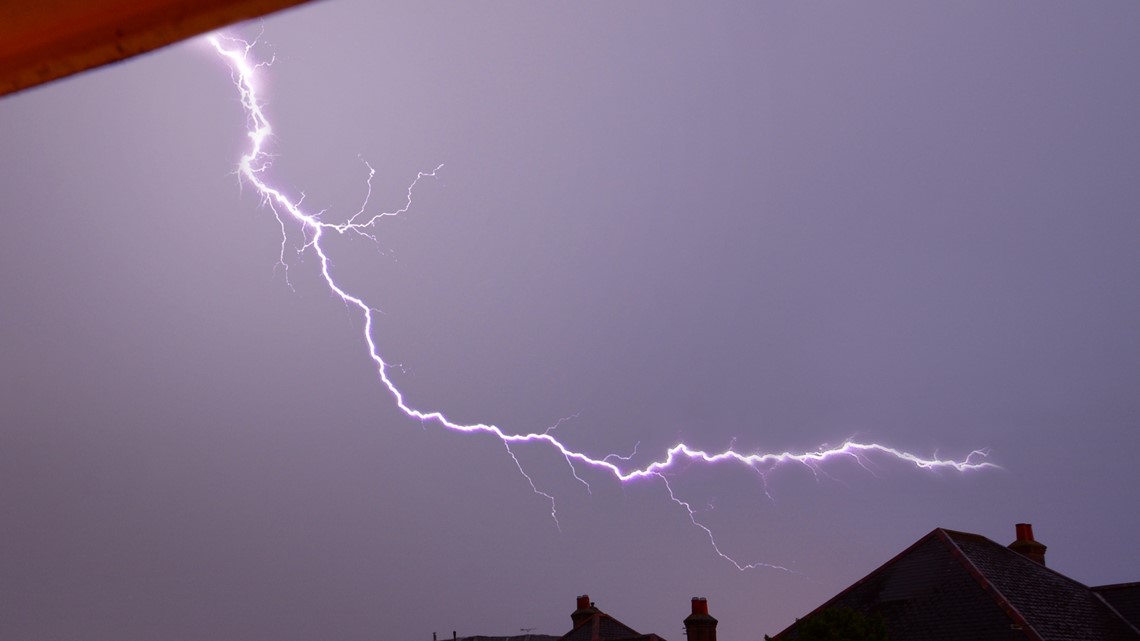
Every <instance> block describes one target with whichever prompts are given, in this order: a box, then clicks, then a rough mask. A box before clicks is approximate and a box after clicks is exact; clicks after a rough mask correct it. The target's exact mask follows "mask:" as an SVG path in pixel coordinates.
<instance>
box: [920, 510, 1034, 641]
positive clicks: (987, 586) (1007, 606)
mask: <svg viewBox="0 0 1140 641" xmlns="http://www.w3.org/2000/svg"><path fill="white" fill-rule="evenodd" d="M934 532H935V533H937V534H938V539H939V540H940V541H942V543H943V544H944V545H946V546H947V547H948V548H949V549H950V555H951V556H953V557H954V558H956V559H958V562H959V563H961V564H962V567H964V568H965V569H966V572H967V573H968V574H969V575H970V576H972V577H974V580H975V581H977V582H978V585H980V586H981V588H982V591H983V592H985V593H986V594H988V595H989V596H990V598H992V599H993V600H994V602H995V603H997V606H998V607H999V608H1001V609H1002V610H1004V611H1005V613H1006V614H1007V615H1008V616H1009V617H1010V618H1011V619H1013V620H1014V622H1015V623H1017V624H1018V625H1019V626H1021V630H1022V631H1023V632H1025V635H1026V636H1027V637H1029V638H1030V639H1033V640H1034V641H1045V639H1044V637H1042V636H1041V633H1040V632H1038V631H1037V629H1036V628H1034V627H1033V626H1032V625H1030V624H1029V620H1028V619H1026V618H1025V615H1023V614H1022V613H1021V612H1020V611H1019V610H1018V609H1017V608H1016V607H1014V605H1013V603H1011V602H1010V600H1009V597H1007V596H1006V595H1005V594H1003V593H1002V591H1001V590H999V589H998V588H997V586H996V585H994V584H993V583H992V582H991V581H990V580H989V577H987V576H986V574H985V572H982V570H981V569H980V568H979V567H978V566H977V565H975V564H974V562H973V560H972V559H970V557H969V555H967V554H966V552H965V551H963V550H962V548H960V547H958V543H957V542H956V541H955V540H954V537H952V536H950V535H951V533H953V534H964V535H967V536H969V537H971V538H975V539H981V540H983V541H986V542H988V543H990V544H992V545H998V544H997V543H995V542H993V541H992V540H990V539H988V538H986V537H984V536H982V535H980V534H973V533H970V532H958V531H955V530H946V529H943V528H935V530H934ZM1000 547H1004V546H1000ZM1014 554H1016V552H1014Z"/></svg>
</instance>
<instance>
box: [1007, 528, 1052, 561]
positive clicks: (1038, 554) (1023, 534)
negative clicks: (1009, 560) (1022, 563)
mask: <svg viewBox="0 0 1140 641" xmlns="http://www.w3.org/2000/svg"><path fill="white" fill-rule="evenodd" d="M1014 527H1015V530H1016V533H1017V540H1016V541H1014V542H1013V543H1010V544H1009V549H1011V550H1013V551H1014V552H1017V553H1018V554H1020V555H1022V556H1024V557H1025V558H1027V559H1029V560H1031V561H1036V562H1037V563H1040V564H1041V565H1045V550H1046V549H1047V548H1046V546H1045V544H1043V543H1040V542H1038V541H1037V540H1036V539H1034V538H1033V524H1032V523H1017V524H1016V525H1015V526H1014Z"/></svg>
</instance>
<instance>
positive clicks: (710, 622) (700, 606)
mask: <svg viewBox="0 0 1140 641" xmlns="http://www.w3.org/2000/svg"><path fill="white" fill-rule="evenodd" d="M685 636H687V637H689V641H716V619H714V618H712V617H711V616H709V601H708V599H706V598H704V597H703V596H699V597H698V596H695V597H693V613H692V614H690V615H689V616H687V617H685Z"/></svg>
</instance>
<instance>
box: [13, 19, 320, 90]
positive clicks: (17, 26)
mask: <svg viewBox="0 0 1140 641" xmlns="http://www.w3.org/2000/svg"><path fill="white" fill-rule="evenodd" d="M308 1H309V0H0V96H2V95H5V94H9V93H13V92H16V91H20V90H21V89H27V88H28V87H34V86H36V85H39V84H42V83H45V82H49V81H51V80H55V79H57V78H62V77H64V76H69V75H71V74H73V73H78V72H80V71H84V70H86V69H91V68H93V67H98V66H100V65H105V64H108V63H111V62H116V61H118V60H122V59H124V58H129V57H131V56H134V55H138V54H140V53H145V52H147V51H151V50H154V49H158V48H159V47H164V46H166V45H169V44H172V43H174V42H178V41H179V40H184V39H186V38H190V37H192V36H196V35H198V34H201V33H206V32H208V31H213V30H214V29H219V28H221V27H224V26H225V25H228V24H233V23H235V22H240V21H242V20H248V19H250V18H256V17H258V16H263V15H265V14H267V13H270V12H273V11H277V10H279V9H284V8H286V7H291V6H294V5H298V4H302V3H305V2H308Z"/></svg>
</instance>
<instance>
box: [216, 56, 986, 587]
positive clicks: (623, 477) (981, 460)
mask: <svg viewBox="0 0 1140 641" xmlns="http://www.w3.org/2000/svg"><path fill="white" fill-rule="evenodd" d="M208 41H209V43H210V44H211V45H212V46H213V47H214V49H215V50H216V51H217V53H218V54H219V55H220V56H221V57H222V58H223V59H224V60H225V61H226V63H227V64H228V65H229V67H230V71H231V73H232V75H233V79H234V84H235V86H236V87H237V90H238V92H239V94H240V97H241V103H242V106H243V107H244V109H245V114H246V118H247V121H248V130H247V133H248V136H249V148H248V151H247V152H246V154H245V155H244V156H242V158H241V160H240V162H239V163H238V171H239V173H240V175H241V177H242V178H243V179H244V180H245V181H246V182H247V183H249V184H250V185H251V186H253V188H254V189H256V190H257V193H258V194H259V195H260V196H261V198H262V200H263V201H264V203H265V204H266V205H268V206H269V208H270V209H271V210H272V211H273V214H274V215H275V216H276V218H277V221H278V222H279V223H280V225H281V231H282V244H281V255H280V261H281V265H282V266H283V267H285V268H287V267H288V265H287V263H286V260H285V248H286V238H285V235H286V230H287V227H288V226H289V225H297V226H299V227H300V229H301V232H302V234H303V237H304V239H305V242H304V244H303V246H302V247H301V250H300V251H302V252H312V253H313V254H314V255H315V256H316V257H317V259H318V262H319V265H320V273H321V276H322V277H323V278H324V282H325V284H326V285H327V286H328V288H329V290H330V291H332V293H334V294H335V295H336V296H337V297H339V298H340V299H341V300H342V301H343V302H344V303H345V304H346V305H348V306H349V307H350V308H354V309H356V310H357V311H358V312H359V313H360V316H361V318H363V320H364V331H363V338H364V343H365V345H366V346H367V349H368V356H369V357H370V358H371V359H372V362H373V363H374V364H375V366H376V372H377V374H378V376H379V379H380V382H381V384H382V385H383V386H384V388H385V389H386V390H387V391H388V393H389V394H390V395H391V397H392V400H393V401H394V402H395V404H396V405H397V407H399V408H400V410H401V411H403V412H404V413H405V414H406V415H407V416H408V417H410V418H414V419H417V420H418V421H420V422H421V423H424V424H434V425H437V426H439V427H442V428H444V429H447V430H451V431H454V432H465V433H483V434H488V435H491V436H493V437H495V438H497V439H499V441H500V442H502V444H503V447H504V448H506V450H507V453H508V455H510V457H511V459H512V460H513V461H514V463H515V465H516V466H517V467H518V470H519V472H520V473H521V474H522V476H523V477H524V479H525V480H526V481H527V483H529V484H530V487H531V489H532V490H534V492H535V493H536V494H539V495H541V496H543V497H545V498H546V499H547V500H548V501H549V502H550V514H551V517H552V518H553V519H554V521H555V523H556V524H557V522H558V514H557V510H556V505H555V501H554V497H553V496H552V495H550V494H547V493H546V492H543V491H542V490H541V489H539V488H538V486H537V485H536V484H535V483H534V480H533V479H532V478H531V477H530V475H528V474H527V472H526V469H525V468H524V467H523V465H522V463H521V462H520V461H519V459H518V458H517V457H516V456H515V454H514V452H513V450H512V449H511V448H512V446H513V445H516V444H518V443H541V444H543V445H545V446H547V447H550V448H552V449H553V450H555V451H557V452H558V453H559V454H560V455H561V456H562V457H563V458H564V459H565V460H566V463H567V465H569V467H570V471H571V474H572V475H573V476H574V478H576V479H577V480H579V481H581V482H582V483H583V484H586V486H587V488H588V487H589V485H588V484H587V483H586V481H585V480H583V479H582V477H581V476H579V474H578V470H579V469H580V468H581V467H590V468H593V469H595V470H599V471H601V472H604V473H608V474H609V475H610V476H612V477H613V478H614V479H615V480H617V481H619V482H622V483H625V482H630V481H635V480H638V479H648V480H653V481H659V482H661V483H662V484H664V486H665V488H666V490H667V491H668V492H669V496H670V497H671V498H672V500H673V501H674V502H675V503H677V504H678V505H679V506H680V507H681V508H682V509H683V510H684V511H685V513H686V514H687V515H688V518H689V520H690V521H691V522H692V523H693V525H694V526H696V527H698V528H700V529H701V530H703V531H704V532H705V534H706V535H707V536H708V539H709V542H710V544H711V545H712V547H713V549H714V550H715V551H716V553H717V554H718V555H720V556H721V557H723V558H724V559H725V560H727V561H728V562H730V563H732V564H733V565H734V566H736V567H737V568H738V569H740V570H745V569H750V568H755V567H769V568H776V569H781V570H786V569H787V568H783V567H780V566H776V565H771V564H767V563H750V564H746V563H741V562H739V561H737V560H735V559H733V558H731V557H729V556H728V555H726V554H725V553H723V552H722V551H721V549H720V547H719V546H718V545H717V542H716V538H715V537H714V535H713V532H712V530H710V529H709V528H708V527H707V526H705V525H703V524H702V523H701V522H700V521H699V520H698V518H697V512H696V510H695V509H694V508H693V507H692V506H691V505H690V504H689V503H687V502H686V501H684V500H682V499H680V498H678V496H677V494H676V493H675V492H674V491H673V488H672V486H671V485H670V483H669V477H668V476H667V474H668V473H670V472H673V471H675V470H676V468H678V467H679V466H681V465H682V464H684V463H686V462H692V461H704V462H705V463H709V464H715V465H736V466H745V467H748V468H751V469H753V470H755V471H756V472H758V473H760V474H761V475H764V474H767V473H768V472H769V471H771V470H773V469H774V468H776V467H779V466H783V465H789V464H799V465H803V466H806V467H808V468H810V469H811V470H812V471H813V472H821V471H822V467H823V466H825V465H827V464H828V463H829V462H831V461H834V460H835V459H847V460H854V461H855V462H857V463H858V464H859V465H861V466H863V467H864V468H867V467H868V466H869V464H870V462H871V459H872V457H883V458H889V459H895V460H898V461H901V462H903V463H906V464H909V465H912V466H914V467H916V468H919V469H923V470H938V469H949V470H955V471H958V472H965V471H967V470H977V469H982V468H987V467H997V466H996V465H994V464H993V463H990V462H988V461H986V460H985V458H986V452H985V451H983V450H975V451H973V452H970V453H969V454H968V455H967V456H966V457H965V458H964V459H961V460H954V459H941V458H937V457H935V458H926V457H922V456H918V455H916V454H912V453H910V452H905V451H902V450H898V449H895V448H893V447H888V446H886V445H881V444H878V443H861V442H856V441H853V440H848V441H846V442H844V443H843V444H841V445H839V446H837V447H830V448H821V449H819V450H816V451H808V452H800V453H793V452H780V453H761V452H741V451H737V450H736V449H734V448H729V449H726V450H724V451H722V452H706V451H702V450H698V449H694V448H691V447H689V446H688V445H686V444H685V443H677V444H676V445H673V446H672V447H670V448H669V449H667V450H666V451H665V453H664V454H663V455H662V456H661V457H660V458H659V459H657V460H655V461H653V462H652V463H650V464H648V465H646V466H644V467H635V466H633V465H631V464H630V460H629V458H627V457H621V456H617V455H615V454H608V455H605V456H601V457H598V456H595V455H591V454H587V453H585V452H580V451H577V450H574V449H571V448H570V447H568V446H567V445H565V444H564V443H562V442H561V441H560V440H559V439H558V438H556V437H555V436H554V435H553V434H552V431H553V429H547V430H545V431H542V432H533V433H528V434H513V433H507V432H505V431H503V430H502V429H501V428H500V427H498V426H496V425H492V424H489V423H474V424H465V423H457V422H455V421H452V420H451V419H449V418H448V417H447V416H446V415H444V413H443V412H441V411H439V410H426V409H419V408H417V407H415V406H413V405H412V404H411V403H410V402H409V401H408V400H407V399H406V398H405V397H404V394H403V392H401V390H400V388H399V387H397V386H396V384H395V383H394V382H393V381H392V379H391V378H390V376H389V364H388V363H386V362H385V361H384V358H383V356H381V352H380V348H379V346H378V345H377V343H376V338H375V335H374V331H373V329H374V324H375V323H374V321H375V309H374V308H373V307H372V306H371V305H369V304H368V303H367V302H366V301H364V300H363V299H362V298H361V297H360V296H358V295H356V294H353V293H352V292H350V291H348V290H347V289H345V288H344V287H343V286H342V285H340V284H339V283H338V281H337V279H336V277H335V275H334V273H333V269H332V263H331V261H330V258H329V254H328V253H327V250H326V248H325V246H324V245H323V244H322V241H323V240H324V239H325V237H326V236H327V235H329V234H347V233H352V234H359V235H362V236H365V237H367V238H370V239H372V240H375V236H374V233H375V230H376V227H377V225H378V223H379V222H380V221H381V219H383V218H384V217H387V216H397V215H400V214H403V213H405V212H406V211H407V210H408V209H409V207H410V206H411V202H412V191H413V189H414V188H415V186H416V184H417V183H418V182H419V180H420V179H422V178H424V177H432V176H435V174H436V172H437V171H439V169H440V168H441V167H442V165H440V166H439V167H436V168H435V169H434V170H432V171H430V172H420V173H419V174H418V175H417V176H416V178H415V180H413V181H412V183H411V184H410V185H409V186H408V191H407V200H406V201H405V203H404V204H403V206H402V207H401V208H400V209H397V210H395V211H391V212H383V213H377V214H369V213H367V210H368V197H365V200H364V203H363V205H361V208H360V210H359V211H358V212H357V213H355V214H354V215H352V216H351V217H349V218H348V220H347V221H345V222H342V223H331V222H324V221H322V220H321V219H320V212H317V213H309V212H307V211H306V210H304V209H302V207H301V201H300V200H295V199H293V198H292V197H290V196H288V195H286V194H285V193H283V192H282V191H281V190H280V189H279V188H277V187H274V186H273V185H272V184H270V182H269V179H268V177H267V174H268V173H269V169H270V163H269V156H268V154H267V152H266V149H265V147H266V142H267V140H268V139H269V137H270V135H271V133H272V131H273V130H272V127H271V126H270V123H269V119H268V117H267V116H266V115H265V111H264V108H263V103H262V102H261V99H260V97H259V95H258V91H257V84H256V82H255V76H256V75H257V70H258V68H260V67H263V66H266V65H267V64H268V63H259V62H255V61H252V60H251V58H252V49H253V46H254V44H255V43H247V42H245V41H243V40H239V39H236V38H230V37H227V36H223V35H217V34H215V35H211V36H209V37H208ZM369 170H370V175H369V182H368V186H369V195H371V178H372V175H373V174H374V173H375V172H373V171H372V170H371V167H369Z"/></svg>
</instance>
